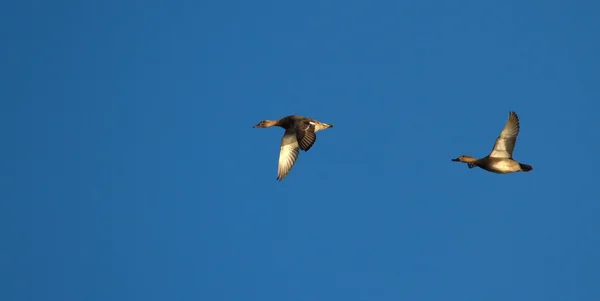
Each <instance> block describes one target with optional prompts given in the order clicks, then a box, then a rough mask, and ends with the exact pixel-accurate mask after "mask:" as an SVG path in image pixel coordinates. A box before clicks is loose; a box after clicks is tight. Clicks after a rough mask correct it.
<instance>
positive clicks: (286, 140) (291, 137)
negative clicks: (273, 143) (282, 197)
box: [253, 115, 333, 181]
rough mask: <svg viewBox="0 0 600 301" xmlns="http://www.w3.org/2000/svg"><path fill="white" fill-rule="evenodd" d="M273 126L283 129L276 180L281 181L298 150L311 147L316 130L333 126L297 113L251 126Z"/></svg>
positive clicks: (296, 157)
mask: <svg viewBox="0 0 600 301" xmlns="http://www.w3.org/2000/svg"><path fill="white" fill-rule="evenodd" d="M274 126H279V127H282V128H284V129H285V133H284V134H283V137H282V138H281V148H280V151H279V165H278V167H277V180H278V181H282V180H283V179H284V178H285V177H286V176H287V175H288V173H289V172H290V170H292V167H294V164H295V163H296V160H297V159H298V155H299V154H300V150H303V151H305V152H307V151H308V150H310V149H311V148H312V146H313V145H314V144H315V141H317V135H316V132H318V131H321V130H324V129H328V128H333V124H328V123H324V122H320V121H317V120H315V119H312V118H308V117H304V116H298V115H289V116H286V117H284V118H281V119H279V120H263V121H261V122H259V123H258V124H257V125H255V126H253V128H270V127H274Z"/></svg>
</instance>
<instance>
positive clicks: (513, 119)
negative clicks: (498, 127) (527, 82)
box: [452, 112, 533, 174]
mask: <svg viewBox="0 0 600 301" xmlns="http://www.w3.org/2000/svg"><path fill="white" fill-rule="evenodd" d="M519 129H520V125H519V117H518V116H517V113H515V112H510V113H509V115H508V121H507V122H506V125H505V126H504V129H503V130H502V132H501V133H500V136H499V137H498V139H496V143H495V144H494V148H493V149H492V152H491V153H490V154H489V155H488V156H486V157H484V158H481V159H476V158H473V157H471V156H467V155H462V156H460V157H458V158H456V159H452V161H455V162H463V163H467V165H468V166H469V168H473V167H475V166H477V167H479V168H482V169H484V170H487V171H489V172H493V173H498V174H506V173H513V172H519V171H524V172H527V171H531V170H532V169H533V167H531V165H527V164H523V163H519V162H517V161H516V160H514V159H513V157H512V155H513V151H514V148H515V144H516V143H517V136H518V135H519Z"/></svg>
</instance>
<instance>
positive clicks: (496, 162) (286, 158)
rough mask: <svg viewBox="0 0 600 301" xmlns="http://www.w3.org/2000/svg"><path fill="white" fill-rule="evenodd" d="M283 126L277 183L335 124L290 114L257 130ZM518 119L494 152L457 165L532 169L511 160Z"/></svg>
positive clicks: (509, 170)
mask: <svg viewBox="0 0 600 301" xmlns="http://www.w3.org/2000/svg"><path fill="white" fill-rule="evenodd" d="M273 126H280V127H282V128H284V129H285V133H284V134H283V138H282V139H281V150H280V152H279V167H278V169H277V180H279V181H281V180H283V178H285V176H287V174H288V173H289V172H290V170H291V169H292V167H293V166H294V164H295V163H296V160H297V159H298V155H299V153H300V150H303V151H308V150H309V149H310V148H311V147H312V146H313V144H314V143H315V141H316V140H317V135H316V132H318V131H320V130H324V129H328V128H332V127H333V124H327V123H323V122H319V121H317V120H315V119H312V118H307V117H303V116H297V115H290V116H287V117H284V118H282V119H279V120H263V121H261V122H259V123H258V124H257V125H255V126H254V128H269V127H273ZM519 129H520V127H519V117H518V116H517V113H515V112H510V113H509V114H508V121H507V122H506V125H505V126H504V129H503V130H502V132H501V133H500V136H499V137H498V138H497V139H496V143H495V144H494V148H493V149H492V152H491V153H490V154H489V155H488V156H486V157H485V158H481V159H476V158H473V157H471V156H467V155H462V156H460V157H458V158H456V159H452V161H454V162H463V163H467V166H468V167H469V168H473V167H475V166H477V167H479V168H482V169H485V170H487V171H490V172H493V173H498V174H507V173H513V172H519V171H524V172H528V171H531V170H532V169H533V167H531V165H527V164H523V163H519V162H517V161H515V160H514V159H513V158H512V154H513V150H514V149H515V144H516V143H517V136H518V135H519Z"/></svg>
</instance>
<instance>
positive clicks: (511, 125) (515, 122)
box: [490, 112, 520, 158]
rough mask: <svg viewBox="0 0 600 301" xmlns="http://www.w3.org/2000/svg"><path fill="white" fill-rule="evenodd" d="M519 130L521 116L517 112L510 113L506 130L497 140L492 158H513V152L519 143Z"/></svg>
mask: <svg viewBox="0 0 600 301" xmlns="http://www.w3.org/2000/svg"><path fill="white" fill-rule="evenodd" d="M519 128H520V127H519V116H517V113H515V112H510V113H509V115H508V121H507V122H506V125H505V126H504V129H503V130H502V132H501V133H500V136H499V137H498V139H496V143H494V148H493V149H492V153H491V154H490V157H494V158H512V155H513V150H514V149H515V144H516V143H517V136H518V135H519Z"/></svg>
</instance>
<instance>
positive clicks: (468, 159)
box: [452, 155, 477, 163]
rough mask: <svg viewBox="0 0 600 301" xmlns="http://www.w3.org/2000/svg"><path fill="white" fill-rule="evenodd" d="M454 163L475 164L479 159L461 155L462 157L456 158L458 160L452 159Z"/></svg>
mask: <svg viewBox="0 0 600 301" xmlns="http://www.w3.org/2000/svg"><path fill="white" fill-rule="evenodd" d="M452 161H454V162H463V163H473V162H475V161H477V159H475V158H473V157H471V156H467V155H461V156H460V157H458V158H456V159H452Z"/></svg>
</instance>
